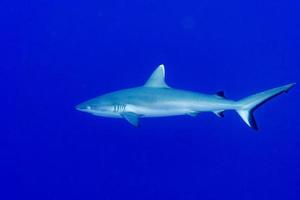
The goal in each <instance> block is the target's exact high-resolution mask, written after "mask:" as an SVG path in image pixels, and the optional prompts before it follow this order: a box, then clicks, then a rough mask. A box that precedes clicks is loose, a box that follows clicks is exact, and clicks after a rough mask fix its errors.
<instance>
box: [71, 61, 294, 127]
mask: <svg viewBox="0 0 300 200" xmlns="http://www.w3.org/2000/svg"><path fill="white" fill-rule="evenodd" d="M294 85H295V83H290V84H287V85H283V86H280V87H276V88H273V89H269V90H265V91H263V92H259V93H256V94H253V95H250V96H248V97H245V98H242V99H240V100H237V101H235V100H230V99H228V98H226V97H225V95H224V92H223V91H219V92H217V93H214V94H204V93H199V92H192V91H188V90H181V89H176V88H173V87H170V86H169V85H168V84H167V83H166V81H165V67H164V65H163V64H161V65H159V66H158V67H157V68H156V69H155V70H154V72H153V73H152V74H151V76H150V77H149V78H148V80H147V81H146V83H145V84H144V85H142V86H138V87H134V88H128V89H122V90H118V91H114V92H110V93H107V94H103V95H101V96H98V97H96V98H93V99H90V100H88V101H85V102H83V103H80V104H79V105H77V106H75V108H76V109H77V110H79V111H82V112H86V113H90V114H92V115H95V116H100V117H110V118H122V119H125V120H127V121H128V122H129V123H130V124H132V125H134V126H138V125H139V121H140V118H147V117H167V116H178V115H189V116H192V117H195V116H197V115H198V114H199V113H203V112H212V113H214V114H216V115H217V116H218V117H223V116H224V111H227V110H234V111H236V112H237V113H238V115H239V116H240V117H241V119H242V120H243V121H244V122H245V123H246V124H247V125H248V126H249V127H250V128H253V129H255V130H258V126H257V123H256V120H255V118H254V115H253V113H254V111H255V110H256V109H257V108H258V107H260V106H261V105H263V104H264V103H266V102H267V101H269V100H270V99H272V98H273V97H276V96H278V95H280V94H282V93H285V92H288V91H289V90H290V89H291V88H292V87H293V86H294Z"/></svg>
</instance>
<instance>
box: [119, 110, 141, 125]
mask: <svg viewBox="0 0 300 200" xmlns="http://www.w3.org/2000/svg"><path fill="white" fill-rule="evenodd" d="M121 116H122V117H123V118H124V119H126V120H127V121H128V122H129V123H130V124H132V125H133V126H138V125H139V116H138V115H137V114H135V113H133V112H123V113H121Z"/></svg>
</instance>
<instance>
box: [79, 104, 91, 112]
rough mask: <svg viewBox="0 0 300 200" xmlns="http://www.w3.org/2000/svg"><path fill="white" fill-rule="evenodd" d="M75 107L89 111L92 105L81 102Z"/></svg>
mask: <svg viewBox="0 0 300 200" xmlns="http://www.w3.org/2000/svg"><path fill="white" fill-rule="evenodd" d="M75 109H76V110H79V111H88V110H90V109H91V106H89V105H86V104H83V103H81V104H78V105H77V106H75Z"/></svg>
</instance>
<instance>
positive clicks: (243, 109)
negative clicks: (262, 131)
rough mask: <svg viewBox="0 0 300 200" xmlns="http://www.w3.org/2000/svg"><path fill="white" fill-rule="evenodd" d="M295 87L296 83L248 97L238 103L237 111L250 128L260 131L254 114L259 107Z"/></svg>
mask: <svg viewBox="0 0 300 200" xmlns="http://www.w3.org/2000/svg"><path fill="white" fill-rule="evenodd" d="M294 85H295V83H291V84H288V85H284V86H281V87H277V88H273V89H270V90H266V91H263V92H260V93H257V94H254V95H251V96H248V97H246V98H244V99H242V100H240V101H238V102H237V104H238V108H237V109H236V111H237V113H238V114H239V115H240V116H241V118H242V119H243V120H244V122H245V123H246V124H247V125H248V126H249V127H251V128H253V129H255V130H258V127H257V124H256V121H255V118H254V116H253V112H254V111H255V110H256V109H257V108H258V107H259V106H261V105H262V104H264V103H265V102H267V101H269V100H270V99H272V98H273V97H275V96H278V95H280V94H282V93H284V92H288V91H289V90H290V89H291V88H292V87H293V86H294Z"/></svg>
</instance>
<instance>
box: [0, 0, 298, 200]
mask: <svg viewBox="0 0 300 200" xmlns="http://www.w3.org/2000/svg"><path fill="white" fill-rule="evenodd" d="M299 10H300V3H299V1H296V0H291V1H279V0H275V1H274V0H262V1H261V0H259V1H258V0H257V1H237V0H234V1H221V0H215V1H196V0H195V1H178V0H172V1H171V0H166V1H159V0H145V1H125V0H123V1H121V0H115V1H103V0H97V1H78V0H75V1H71V0H59V1H58V0H52V1H38V0H32V1H20V0H17V1H8V0H2V1H1V3H0V74H1V75H0V76H1V78H0V91H1V94H2V95H1V100H0V101H1V130H0V199H3V200H6V199H55V200H56V199H64V200H65V199H101V200H102V199H103V200H104V199H105V200H115V199H139V200H141V199H151V200H152V199H153V200H154V199H155V200H156V199H185V200H186V199H201V200H205V199H210V200H212V199H218V200H219V199H237V200H241V199H245V200H248V199H249V200H252V199H289V200H296V199H300V189H299V186H300V128H299V123H300V120H299V113H300V109H299V101H300V94H299V85H296V87H295V88H293V89H292V90H291V91H290V92H289V93H288V94H284V95H281V96H279V97H276V98H275V99H272V101H270V102H268V103H267V104H265V105H264V106H262V107H261V108H260V109H258V110H257V111H256V113H255V116H256V119H257V122H258V125H259V128H260V130H259V131H258V132H256V131H254V130H252V129H250V128H248V127H247V126H246V125H245V124H244V122H243V121H242V120H241V119H240V118H239V116H238V115H237V114H236V113H234V112H226V113H225V118H224V119H220V118H218V117H216V116H214V115H213V114H210V113H207V114H206V113H204V114H202V115H200V116H199V117H197V118H192V117H189V116H181V117H170V118H153V119H142V120H141V126H140V127H139V128H134V127H133V126H131V125H130V124H129V123H127V122H126V121H125V120H121V119H108V118H100V117H94V116H91V115H88V114H85V113H82V112H78V111H76V110H75V109H74V106H75V105H76V104H78V103H80V102H82V101H84V100H87V99H90V98H92V97H95V96H98V95H101V94H103V93H105V92H109V91H113V90H117V89H122V88H127V87H134V86H138V85H141V84H143V83H144V82H145V81H146V79H147V78H148V76H149V75H150V74H151V72H152V71H153V70H154V69H155V68H156V67H157V66H158V65H159V64H161V63H163V64H165V67H166V81H167V83H168V84H169V85H170V86H172V87H176V88H182V89H189V90H193V91H199V92H205V93H215V92H217V91H220V90H225V94H226V96H227V97H228V98H231V99H236V100H237V99H240V98H243V97H245V96H247V95H250V94H252V93H255V92H259V91H262V90H265V89H269V88H272V87H277V86H280V85H284V84H287V83H291V82H298V83H300V76H299V75H300V12H299Z"/></svg>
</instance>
